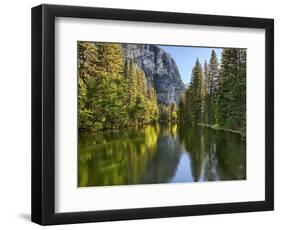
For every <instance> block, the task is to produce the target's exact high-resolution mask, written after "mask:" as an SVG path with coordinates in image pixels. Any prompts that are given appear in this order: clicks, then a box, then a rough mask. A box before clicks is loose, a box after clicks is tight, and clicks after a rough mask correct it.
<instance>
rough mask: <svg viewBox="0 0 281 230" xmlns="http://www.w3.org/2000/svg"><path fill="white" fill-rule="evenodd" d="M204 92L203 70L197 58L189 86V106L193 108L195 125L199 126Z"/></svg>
mask: <svg viewBox="0 0 281 230" xmlns="http://www.w3.org/2000/svg"><path fill="white" fill-rule="evenodd" d="M204 91H205V89H204V77H203V70H202V66H201V64H200V62H199V60H198V58H197V59H196V62H195V65H194V67H193V69H192V75H191V82H190V86H189V106H190V108H191V110H190V112H191V114H190V115H191V121H192V124H193V125H197V124H198V123H200V122H201V118H202V116H201V115H202V108H203V106H202V105H203V99H204ZM187 98H188V97H187Z"/></svg>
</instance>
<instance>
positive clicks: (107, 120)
mask: <svg viewBox="0 0 281 230" xmlns="http://www.w3.org/2000/svg"><path fill="white" fill-rule="evenodd" d="M78 104H79V115H78V120H79V130H80V131H81V132H86V131H89V130H101V129H115V128H121V127H127V126H132V125H142V124H147V123H151V122H154V121H156V120H158V117H159V109H158V106H157V97H156V93H155V91H154V89H153V87H152V86H148V85H147V82H146V77H145V74H144V72H143V71H142V70H141V69H140V68H138V66H137V65H136V63H135V62H134V60H129V62H127V63H125V62H124V59H123V53H122V47H121V45H119V44H111V43H91V42H79V43H78Z"/></svg>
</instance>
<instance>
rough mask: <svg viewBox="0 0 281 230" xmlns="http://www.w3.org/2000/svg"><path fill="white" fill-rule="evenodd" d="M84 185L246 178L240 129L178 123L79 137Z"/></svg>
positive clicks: (79, 164) (243, 145) (80, 168)
mask: <svg viewBox="0 0 281 230" xmlns="http://www.w3.org/2000/svg"><path fill="white" fill-rule="evenodd" d="M78 150H79V151H78V186H106V185H129V184H155V183H177V182H197V181H222V180H243V179H246V142H245V140H241V137H240V136H239V135H237V134H232V133H229V132H224V131H216V130H212V129H210V128H200V127H188V126H179V125H177V124H165V125H163V124H161V125H159V124H158V125H149V126H146V127H143V128H132V129H127V130H123V131H118V132H112V131H109V132H105V133H102V134H92V135H82V136H79V147H78Z"/></svg>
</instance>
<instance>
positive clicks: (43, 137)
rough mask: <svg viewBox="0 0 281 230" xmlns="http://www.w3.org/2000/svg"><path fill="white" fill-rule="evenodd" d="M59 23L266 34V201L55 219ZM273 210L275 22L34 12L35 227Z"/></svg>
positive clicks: (44, 8) (104, 11)
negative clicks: (250, 30) (225, 29)
mask: <svg viewBox="0 0 281 230" xmlns="http://www.w3.org/2000/svg"><path fill="white" fill-rule="evenodd" d="M55 17H71V18H89V19H109V20H125V21H138V22H154V23H174V24H193V25H209V26H227V27H241V28H261V29H265V36H266V38H265V43H266V44H265V92H266V96H265V101H266V105H265V110H266V111H265V124H266V127H265V132H266V133H265V143H266V145H265V200H264V201H254V202H252V201H251V202H239V203H220V204H204V205H188V206H186V205H185V206H172V207H156V208H137V209H121V210H107V211H87V212H84V211H83V212H71V213H69V212H67V213H55V74H54V73H55V46H54V45H55V44H54V42H55V39H54V37H55V30H54V28H55ZM273 209H274V20H273V19H264V18H247V17H230V16H215V15H202V14H185V13H171V12H153V11H139V10H125V9H110V8H93V7H80V6H79V7H78V6H62V5H39V6H36V7H34V8H32V207H31V214H32V218H31V219H32V221H33V222H35V223H38V224H41V225H53V224H71V223H84V222H98V221H115V220H129V219H142V218H161V217H177V216H194V215H205V214H221V213H237V212H252V211H267V210H273Z"/></svg>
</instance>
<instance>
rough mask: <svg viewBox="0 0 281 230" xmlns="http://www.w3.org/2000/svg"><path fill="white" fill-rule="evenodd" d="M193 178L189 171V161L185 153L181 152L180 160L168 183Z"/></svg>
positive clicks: (191, 180) (186, 180) (187, 180)
mask: <svg viewBox="0 0 281 230" xmlns="http://www.w3.org/2000/svg"><path fill="white" fill-rule="evenodd" d="M193 181H194V178H193V176H192V171H191V161H190V158H189V155H188V154H187V153H182V154H181V158H180V162H179V164H178V166H177V170H176V173H175V175H174V176H173V177H172V178H171V180H170V181H169V183H176V182H193Z"/></svg>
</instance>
